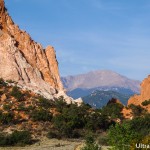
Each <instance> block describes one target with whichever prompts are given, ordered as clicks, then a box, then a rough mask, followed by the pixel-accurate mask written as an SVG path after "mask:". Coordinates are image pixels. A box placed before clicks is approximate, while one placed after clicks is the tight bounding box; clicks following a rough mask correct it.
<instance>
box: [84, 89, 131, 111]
mask: <svg viewBox="0 0 150 150" xmlns="http://www.w3.org/2000/svg"><path fill="white" fill-rule="evenodd" d="M130 96H131V95H129V94H121V93H118V92H116V91H98V90H97V91H94V92H92V93H91V94H90V95H88V96H85V97H82V99H83V101H84V102H85V103H87V104H89V105H91V106H92V107H94V108H101V107H103V106H105V105H106V104H107V103H108V101H109V100H110V99H112V98H115V99H119V100H120V101H121V103H122V104H124V105H127V102H128V99H129V98H130Z"/></svg>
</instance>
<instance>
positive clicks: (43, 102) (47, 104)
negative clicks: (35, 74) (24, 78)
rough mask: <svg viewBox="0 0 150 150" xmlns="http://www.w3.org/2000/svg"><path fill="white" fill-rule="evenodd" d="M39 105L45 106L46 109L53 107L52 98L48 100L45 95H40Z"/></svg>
mask: <svg viewBox="0 0 150 150" xmlns="http://www.w3.org/2000/svg"><path fill="white" fill-rule="evenodd" d="M39 106H41V107H42V108H45V109H49V108H50V107H51V102H50V100H48V99H46V98H44V97H40V98H39Z"/></svg>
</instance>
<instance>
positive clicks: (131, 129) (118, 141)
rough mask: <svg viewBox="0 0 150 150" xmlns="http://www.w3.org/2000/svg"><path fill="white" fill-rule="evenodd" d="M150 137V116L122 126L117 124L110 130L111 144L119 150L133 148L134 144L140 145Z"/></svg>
mask: <svg viewBox="0 0 150 150" xmlns="http://www.w3.org/2000/svg"><path fill="white" fill-rule="evenodd" d="M148 135H150V115H149V114H148V115H145V116H144V117H137V118H134V119H133V120H130V121H125V122H123V123H122V124H116V125H115V126H111V127H110V129H109V130H108V138H109V144H110V145H111V146H114V149H119V150H120V149H123V147H124V150H128V149H129V147H128V146H131V145H132V144H133V142H135V143H139V142H140V141H142V140H143V139H144V138H145V137H146V136H148ZM125 145H128V146H127V147H126V146H125Z"/></svg>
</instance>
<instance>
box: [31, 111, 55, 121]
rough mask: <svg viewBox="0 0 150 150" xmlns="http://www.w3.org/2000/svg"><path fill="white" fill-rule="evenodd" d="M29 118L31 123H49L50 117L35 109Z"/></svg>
mask: <svg viewBox="0 0 150 150" xmlns="http://www.w3.org/2000/svg"><path fill="white" fill-rule="evenodd" d="M31 117H32V119H33V121H51V119H52V115H51V113H50V112H48V111H47V110H44V109H36V110H34V111H33V112H32V114H31Z"/></svg>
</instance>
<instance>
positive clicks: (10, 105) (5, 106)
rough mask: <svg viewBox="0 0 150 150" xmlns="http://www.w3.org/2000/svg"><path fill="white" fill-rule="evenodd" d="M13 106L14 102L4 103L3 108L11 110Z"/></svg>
mask: <svg viewBox="0 0 150 150" xmlns="http://www.w3.org/2000/svg"><path fill="white" fill-rule="evenodd" d="M11 108H12V104H5V105H3V109H4V110H7V111H9V110H10V109H11Z"/></svg>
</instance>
